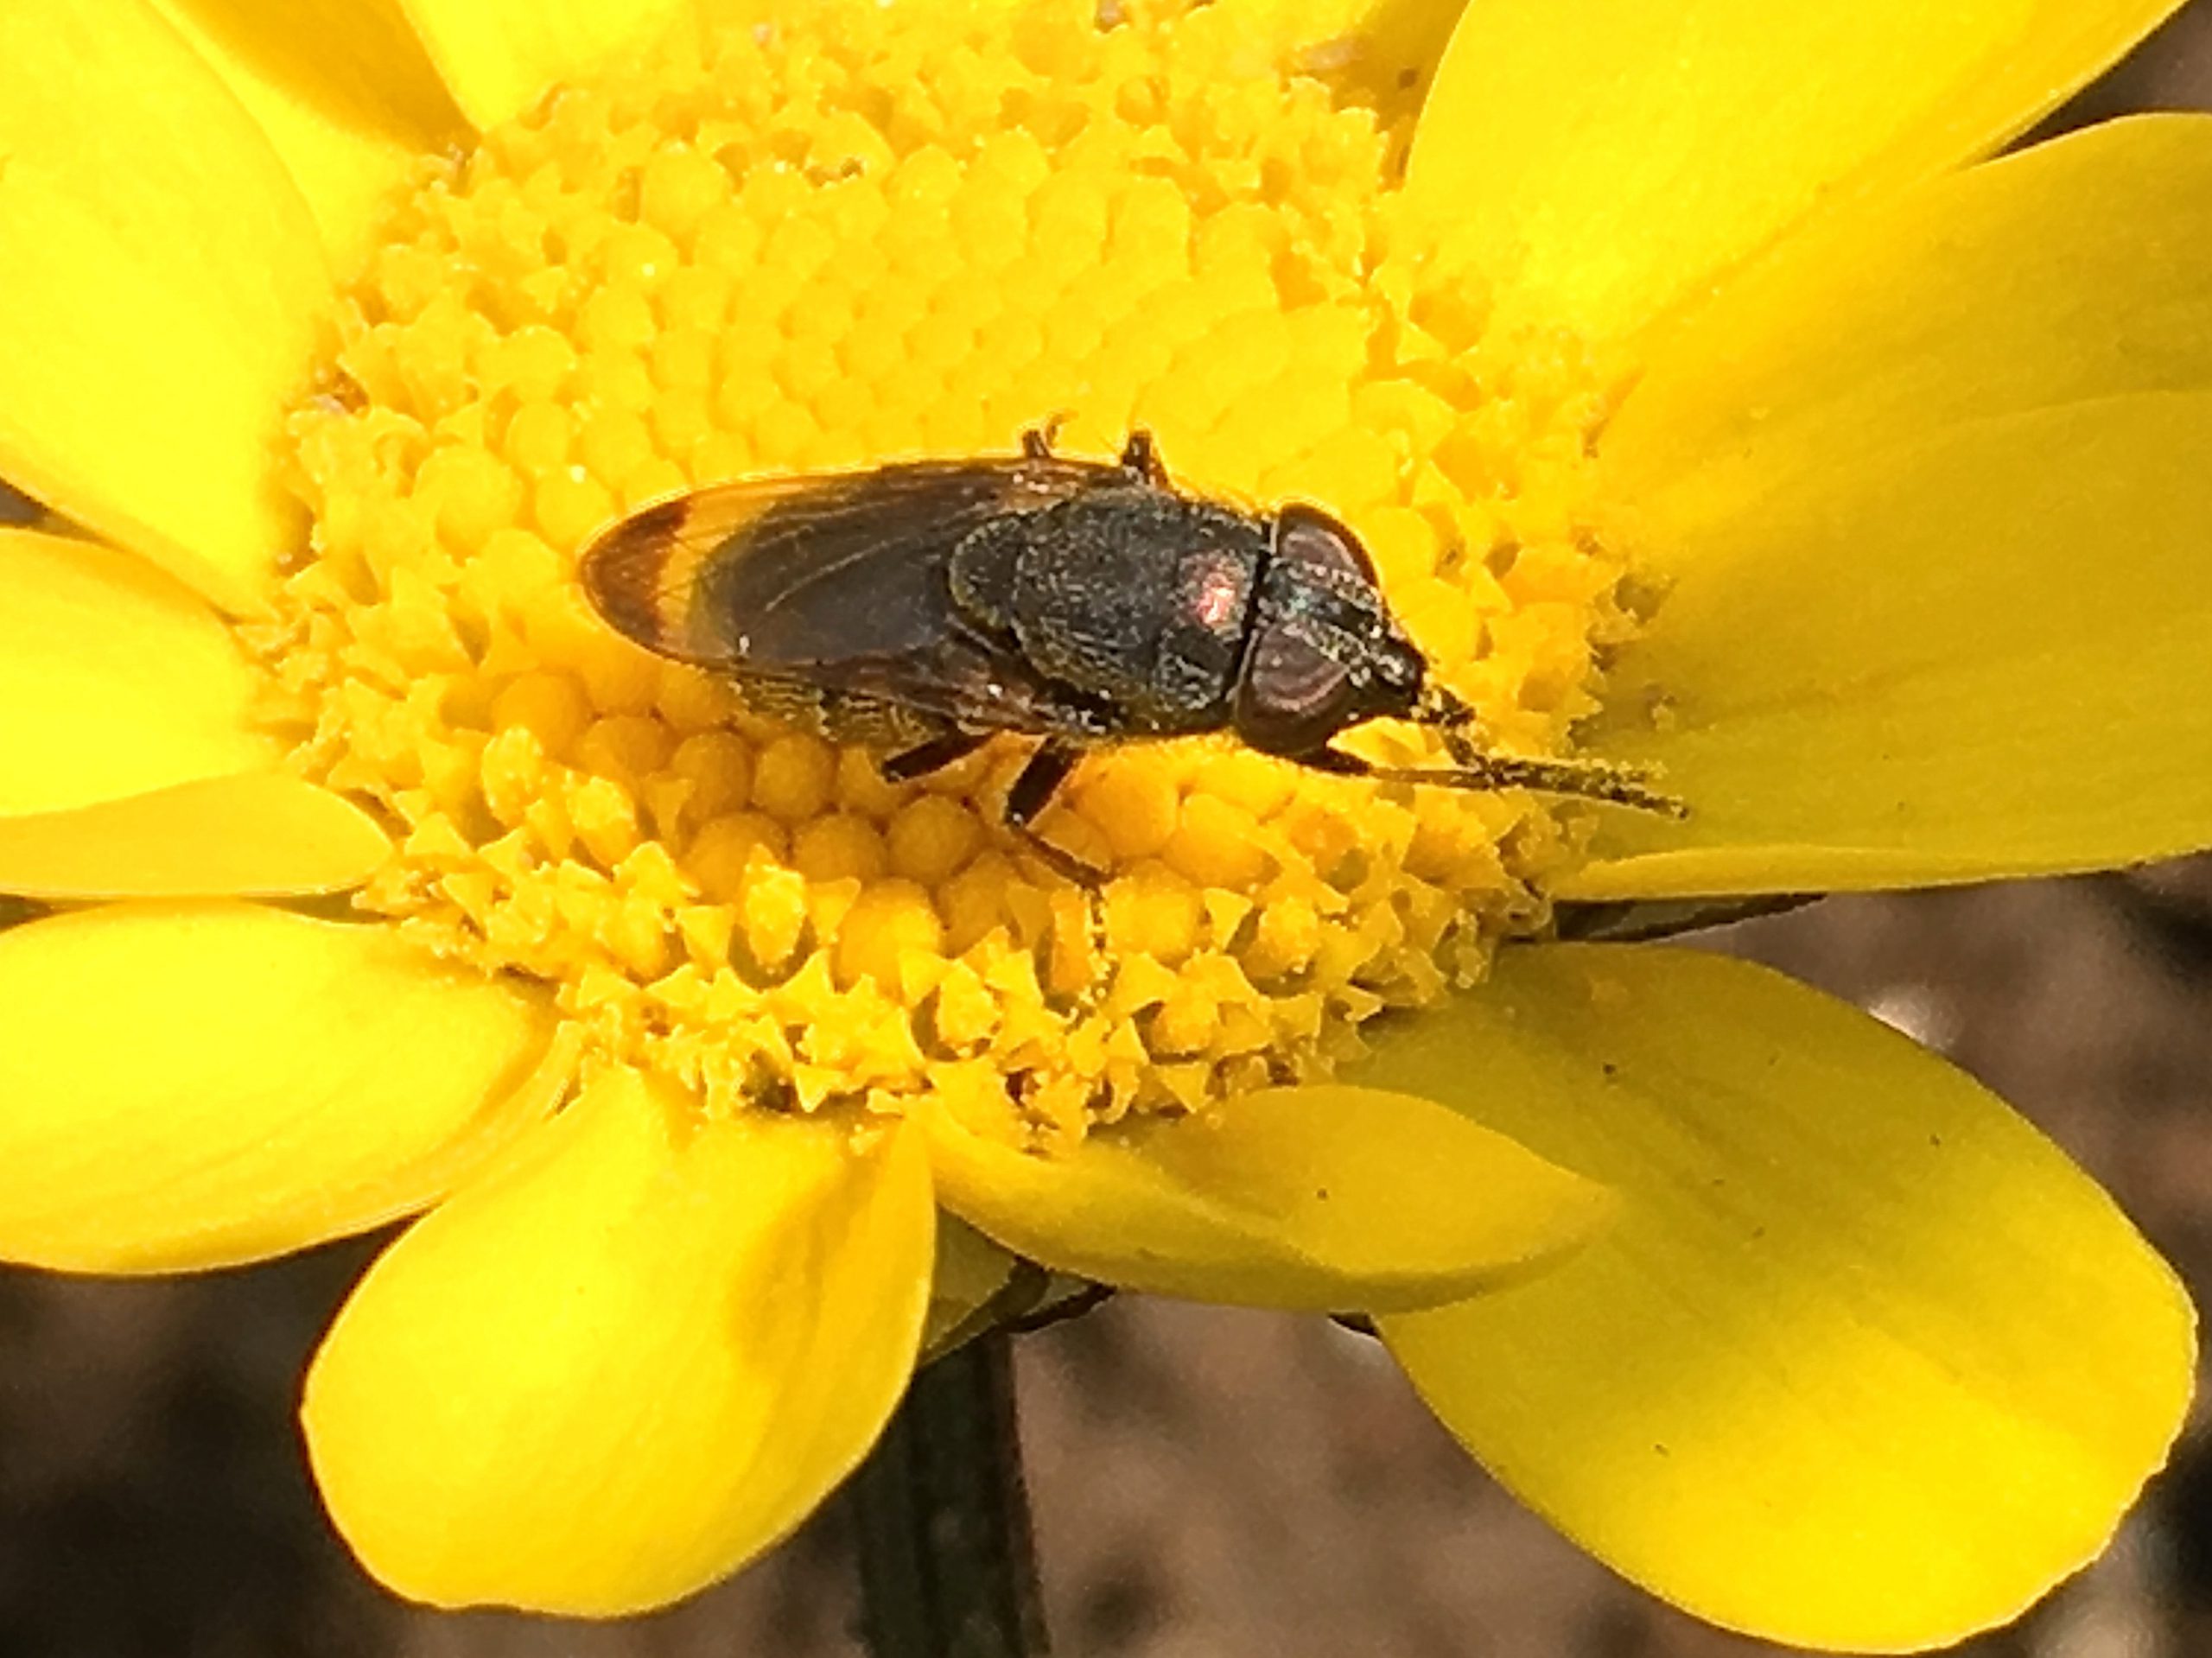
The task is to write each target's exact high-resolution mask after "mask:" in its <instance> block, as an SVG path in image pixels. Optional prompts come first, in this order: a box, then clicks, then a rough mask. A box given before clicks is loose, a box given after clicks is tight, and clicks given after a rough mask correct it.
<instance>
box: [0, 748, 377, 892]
mask: <svg viewBox="0 0 2212 1658" xmlns="http://www.w3.org/2000/svg"><path fill="white" fill-rule="evenodd" d="M390 853H391V842H389V841H387V840H386V839H385V834H384V831H383V830H382V829H378V827H377V826H376V824H375V823H373V822H372V821H371V820H370V819H369V817H368V816H366V815H365V814H364V813H363V812H362V811H361V810H360V809H359V808H358V807H356V806H354V805H353V804H349V803H348V802H346V800H344V799H342V798H340V797H339V796H337V795H334V794H333V793H331V792H330V791H329V790H327V789H320V788H317V787H316V786H315V785H314V784H311V783H308V782H304V781H302V779H301V778H296V777H290V776H287V775H286V774H284V773H283V772H242V773H240V774H238V775H237V776H234V777H227V778H206V779H203V780H202V781H200V782H198V783H181V784H178V785H176V786H175V787H174V788H169V789H162V790H159V791H156V792H155V793H152V794H143V795H132V796H130V797H128V798H126V799H123V800H110V801H104V802H102V803H100V804H98V805H93V806H80V807H79V808H78V809H77V810H73V811H60V812H41V813H38V814H36V815H35V816H27V817H12V816H0V893H16V894H18V895H19V896H22V897H26V898H44V899H95V898H249V897H279V896H284V895H289V894H293V893H335V892H340V891H342V890H344V889H345V888H346V887H348V886H359V885H360V883H361V882H362V881H364V880H366V879H367V878H368V877H369V875H370V874H371V873H372V872H373V871H374V870H375V869H376V867H377V866H378V865H379V864H381V863H382V862H383V861H385V858H386V857H387V856H388V855H389V854H390Z"/></svg>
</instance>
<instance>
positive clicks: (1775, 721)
mask: <svg viewBox="0 0 2212 1658" xmlns="http://www.w3.org/2000/svg"><path fill="white" fill-rule="evenodd" d="M2207 454H2212V393H2203V392H2197V393H2183V392H2141V393H2137V394H2133V395H2131V396H2126V397H2113V398H2108V399H2104V400H2101V401H2094V402H2088V403H2073V404H2068V405H2065V406H2063V407H2059V408H2055V409H2046V410H2036V411H2033V412H2031V413H2025V414H2018V415H2005V416H1996V417H1993V418H1991V419H1987V420H1984V421H1980V422H1975V423H1973V424H1970V425H1967V426H1963V427H1961V428H1959V429H1956V430H1955V431H1952V432H1949V433H1946V434H1944V435H1942V436H1939V437H1936V438H1933V439H1930V440H1929V441H1925V442H1924V443H1923V444H1922V445H1921V446H1920V447H1919V448H1916V449H1912V450H1910V451H1899V450H1895V449H1892V450H1888V451H1885V452H1878V453H1874V454H1859V453H1853V452H1851V451H1849V450H1848V449H1846V450H1843V451H1841V452H1839V453H1836V454H1831V455H1829V456H1828V457H1827V464H1826V465H1825V466H1824V467H1822V468H1821V469H1819V470H1817V471H1814V472H1808V473H1805V474H1803V475H1802V477H1800V478H1796V479H1792V480H1784V481H1783V482H1782V483H1781V484H1779V485H1778V486H1777V487H1775V488H1774V489H1773V490H1772V491H1771V492H1769V493H1766V494H1764V495H1762V496H1760V497H1759V498H1758V499H1755V500H1747V501H1745V503H1744V504H1743V505H1742V508H1741V510H1740V511H1738V512H1737V513H1736V514H1734V515H1733V516H1732V517H1731V518H1728V519H1727V520H1726V522H1721V523H1715V524H1708V525H1705V526H1703V527H1702V528H1700V530H1699V532H1698V534H1697V537H1696V540H1695V542H1694V544H1686V545H1684V546H1683V548H1682V549H1681V556H1680V558H1679V560H1678V562H1677V563H1676V565H1675V569H1674V572H1673V573H1674V574H1675V575H1676V576H1677V580H1676V582H1675V587H1674V588H1673V589H1672V591H1671V592H1670V593H1669V594H1668V596H1667V598H1666V600H1665V601H1664V603H1663V605H1662V607H1661V609H1660V612H1659V614H1658V617H1657V619H1656V621H1655V622H1654V623H1653V625H1652V626H1651V628H1650V630H1649V632H1648V633H1647V634H1646V635H1645V637H1644V638H1643V640H1641V641H1640V642H1639V643H1638V644H1637V645H1636V646H1635V647H1633V648H1632V649H1631V650H1630V651H1625V652H1624V654H1623V657H1622V658H1621V661H1620V664H1619V666H1618V672H1617V673H1616V674H1615V675H1614V677H1613V678H1612V681H1611V689H1612V692H1613V695H1614V699H1615V700H1614V701H1613V702H1611V707H1612V708H1614V709H1615V710H1616V711H1617V721H1618V722H1617V723H1613V724H1602V725H1600V726H1599V727H1598V728H1597V729H1596V730H1595V731H1594V732H1593V740H1595V742H1596V743H1597V744H1598V746H1599V748H1600V750H1601V752H1603V753H1606V754H1608V755H1612V756H1618V757H1619V758H1622V759H1657V760H1659V761H1661V762H1662V764H1663V765H1664V766H1665V768H1666V776H1667V786H1668V788H1669V789H1670V790H1672V791H1675V793H1676V794H1678V795H1680V796H1681V797H1682V798H1683V799H1684V800H1685V801H1687V802H1688V804H1689V806H1690V810H1691V813H1692V816H1690V818H1689V820H1688V823H1673V822H1659V821H1652V822H1645V821H1641V820H1640V819H1639V821H1633V822H1631V821H1627V820H1629V819H1630V817H1631V816H1635V815H1633V814H1628V813H1613V814H1611V815H1610V817H1609V820H1608V822H1607V823H1606V824H1605V827H1604V829H1603V831H1602V838H1601V839H1600V841H1599V844H1598V848H1597V849H1598V854H1599V861H1597V862H1596V863H1594V864H1592V866H1590V867H1587V868H1586V869H1585V870H1583V871H1582V872H1581V873H1580V874H1579V875H1577V876H1576V877H1574V878H1573V880H1570V881H1569V882H1567V883H1566V886H1565V890H1566V891H1567V893H1568V894H1569V895H1571V896H1574V897H1579V898H1612V897H1642V896H1661V895H1665V894H1676V893H1756V892H1789V891H1793V890H1821V889H1831V888H1838V887H1850V886H1910V885H1922V884H1927V883H1931V882H1939V881H1951V880H1980V879H1987V878H1989V877H1993V876H1999V875H2011V874H2026V873H2049V872H2054V871H2062V870H2078V869H2095V868H2101V867H2108V866H2111V865H2114V864H2120V863H2126V862H2129V861H2133V860H2137V859H2145V858H2157V857H2163V856H2165V855H2168V854H2172V853H2177V852H2182V851H2185V850H2188V849H2190V848H2196V847H2201V846H2204V845H2206V844H2208V843H2212V767H2208V766H2207V765H2205V764H2204V756H2205V755H2206V754H2207V753H2212V649H2208V645H2207V642H2208V641H2212V560H2209V559H2207V558H2206V556H2205V552H2204V549H2206V548H2207V547H2208V546H2212V470H2208V468H2207V467H2206V466H2205V464H2204V460H2205V456H2206V455H2207ZM1654 707H1656V708H1658V709H1659V719H1658V728H1657V729H1656V730H1655V729H1651V728H1649V726H1648V725H1646V724H1644V723H1643V710H1645V709H1647V708H1654Z"/></svg>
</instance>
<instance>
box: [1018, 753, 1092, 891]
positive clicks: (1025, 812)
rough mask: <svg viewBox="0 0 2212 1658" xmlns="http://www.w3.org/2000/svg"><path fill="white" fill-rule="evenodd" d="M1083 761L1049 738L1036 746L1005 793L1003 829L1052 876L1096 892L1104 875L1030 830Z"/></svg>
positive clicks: (1032, 829)
mask: <svg viewBox="0 0 2212 1658" xmlns="http://www.w3.org/2000/svg"><path fill="white" fill-rule="evenodd" d="M1082 758H1083V753H1082V751H1081V750H1079V749H1077V747H1076V746H1074V745H1073V744H1071V743H1064V742H1060V741H1058V740H1057V739H1053V738H1049V737H1048V738H1046V740H1045V741H1043V742H1042V743H1040V744H1039V745H1038V746H1037V750H1036V752H1035V753H1033V754H1031V755H1030V757H1029V763H1028V764H1027V765H1024V766H1023V767H1022V768H1021V771H1020V775H1018V776H1017V777H1016V778H1014V787H1012V788H1011V789H1009V790H1007V792H1006V826H1007V828H1008V829H1012V830H1013V831H1014V833H1015V834H1016V835H1020V837H1021V838H1022V839H1023V840H1025V841H1027V842H1028V843H1029V846H1030V848H1031V849H1032V850H1033V851H1034V852H1035V853H1036V854H1037V855H1038V856H1039V857H1040V858H1042V859H1043V860H1044V861H1046V864H1048V865H1050V866H1051V867H1052V873H1054V874H1056V875H1058V876H1059V877H1060V878H1061V879H1062V880H1068V881H1072V882H1074V883H1075V884H1076V885H1077V886H1082V887H1085V888H1088V889H1090V890H1091V891H1094V892H1095V891H1096V889H1097V888H1098V887H1099V886H1101V885H1103V883H1104V881H1105V879H1106V875H1105V872H1104V871H1103V870H1100V869H1093V868H1092V867H1090V865H1089V864H1087V863H1085V862H1084V861H1083V860H1082V859H1080V858H1078V857H1077V856H1076V855H1075V854H1073V853H1071V852H1063V851H1062V850H1061V849H1060V848H1058V847H1056V846H1054V845H1053V844H1052V842H1050V841H1048V840H1046V838H1045V837H1044V836H1043V835H1039V834H1038V832H1037V831H1036V829H1034V828H1033V824H1034V823H1035V821H1036V817H1037V814H1038V813H1039V812H1041V811H1043V810H1045V807H1046V803H1048V802H1049V801H1050V800H1051V799H1052V796H1053V794H1054V793H1055V792H1056V791H1058V788H1059V786H1060V785H1061V784H1063V783H1065V782H1066V781H1067V776H1068V773H1069V772H1072V771H1074V770H1075V766H1076V762H1077V760H1079V759H1082Z"/></svg>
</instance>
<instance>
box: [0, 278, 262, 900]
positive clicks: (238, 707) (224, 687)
mask: <svg viewBox="0 0 2212 1658" xmlns="http://www.w3.org/2000/svg"><path fill="white" fill-rule="evenodd" d="M4 263H5V262H4V261H0V264H4ZM5 281H6V277H5V276H0V282H5ZM5 350H6V346H4V345H0V352H3V351H5ZM4 418H5V416H4V415H0V419H4ZM0 593H4V594H6V595H7V601H6V603H4V604H0V812H52V811H67V810H70V809H72V808H74V807H79V806H84V805H89V804H93V803H95V802H99V801H103V800H112V799H116V798H118V797H122V796H124V795H133V794H143V793H145V792H147V791H151V790H156V789H166V788H169V787H171V786H172V785H176V784H179V783H187V782H196V781H198V780H199V779H200V778H208V777H222V776H226V775H229V774H231V773H233V772H245V771H252V770H257V769H259V768H263V767H266V766H270V765H275V764H276V763H277V760H278V759H279V756H280V752H281V751H280V750H279V748H278V746H277V744H275V743H273V742H271V741H270V740H268V739H267V738H265V737H263V736H261V735H259V734H257V733H255V732H253V731H252V730H251V728H250V711H251V706H252V700H253V697H254V695H255V692H256V689H257V683H258V681H257V677H256V675H255V673H254V670H252V668H251V667H250V666H249V665H248V664H247V663H246V661H245V657H243V656H242V655H241V654H240V652H239V651H238V646H237V645H236V644H235V643H234V642H233V641H232V638H231V636H230V633H229V631H228V630H227V629H226V628H225V627H224V626H223V625H222V623H221V622H219V621H218V620H217V619H216V618H215V616H214V614H213V613H212V612H211V611H209V610H208V608H207V606H206V605H205V604H203V603H202V602H201V601H200V600H199V599H198V598H196V597H194V595H193V594H190V593H188V592H187V591H186V590H185V589H184V588H181V587H179V586H178V585H177V584H176V583H175V581H171V580H170V579H169V578H168V577H167V576H164V575H162V574H161V573H160V572H158V571H156V570H153V569H149V568H148V567H147V566H146V565H144V564H143V563H142V562H140V561H138V560H137V559H135V558H133V557H131V556H130V555H128V554H126V553H119V552H117V551H115V550H114V549H111V548H107V547H100V546H96V545H94V544H93V543H90V542H84V541H74V540H70V539H67V538H66V537H60V536H48V535H42V534H40V533H39V532H37V531H35V530H11V529H8V528H5V527H0ZM3 884H4V883H0V885H3Z"/></svg>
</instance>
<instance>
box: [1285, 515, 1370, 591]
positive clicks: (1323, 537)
mask: <svg viewBox="0 0 2212 1658" xmlns="http://www.w3.org/2000/svg"><path fill="white" fill-rule="evenodd" d="M1274 556H1275V559H1276V561H1277V562H1288V563H1292V564H1295V565H1299V566H1300V567H1301V568H1303V569H1308V570H1313V571H1325V572H1327V573H1329V574H1331V575H1336V576H1338V577H1340V578H1344V577H1349V578H1350V579H1351V581H1355V582H1357V584H1358V585H1360V586H1361V587H1363V588H1372V587H1375V586H1376V577H1375V562H1374V561H1373V560H1372V559H1370V558H1369V557H1368V556H1367V549H1366V548H1364V547H1363V546H1361V545H1360V544H1359V537H1357V536H1355V535H1354V534H1352V532H1351V530H1347V529H1345V528H1344V525H1343V524H1339V523H1338V522H1337V521H1336V520H1335V519H1334V518H1331V517H1330V516H1329V515H1328V514H1327V513H1325V512H1324V511H1321V510H1320V509H1319V507H1313V506H1300V505H1290V506H1286V507H1285V508H1283V510H1282V511H1281V514H1280V515H1279V516H1278V517H1277V518H1276V519H1275V545H1274Z"/></svg>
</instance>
